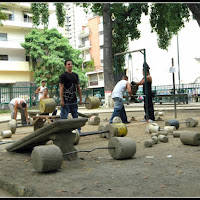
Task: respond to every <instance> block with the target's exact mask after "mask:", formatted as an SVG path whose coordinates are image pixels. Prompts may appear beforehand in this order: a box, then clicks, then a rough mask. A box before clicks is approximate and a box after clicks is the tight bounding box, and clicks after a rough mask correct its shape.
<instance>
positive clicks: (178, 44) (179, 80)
mask: <svg viewBox="0 0 200 200" xmlns="http://www.w3.org/2000/svg"><path fill="white" fill-rule="evenodd" d="M177 54H178V80H179V93H180V87H181V86H180V84H181V81H180V64H179V43H178V33H177Z"/></svg>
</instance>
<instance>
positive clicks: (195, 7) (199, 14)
mask: <svg viewBox="0 0 200 200" xmlns="http://www.w3.org/2000/svg"><path fill="white" fill-rule="evenodd" d="M187 6H188V8H189V9H190V11H191V12H192V14H193V16H194V19H196V20H197V23H198V24H199V27H200V4H197V3H188V4H187Z"/></svg>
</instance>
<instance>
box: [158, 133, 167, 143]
mask: <svg viewBox="0 0 200 200" xmlns="http://www.w3.org/2000/svg"><path fill="white" fill-rule="evenodd" d="M158 140H159V141H160V142H164V143H166V142H168V140H169V139H168V137H167V136H165V135H159V136H158Z"/></svg>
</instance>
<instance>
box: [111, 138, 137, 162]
mask: <svg viewBox="0 0 200 200" xmlns="http://www.w3.org/2000/svg"><path fill="white" fill-rule="evenodd" d="M108 147H109V149H108V151H109V154H110V155H111V157H113V158H114V159H116V160H122V159H128V158H132V157H133V156H134V155H135V153H136V143H135V142H134V140H133V139H131V138H127V137H113V138H111V139H110V140H109V142H108ZM111 147H114V148H111Z"/></svg>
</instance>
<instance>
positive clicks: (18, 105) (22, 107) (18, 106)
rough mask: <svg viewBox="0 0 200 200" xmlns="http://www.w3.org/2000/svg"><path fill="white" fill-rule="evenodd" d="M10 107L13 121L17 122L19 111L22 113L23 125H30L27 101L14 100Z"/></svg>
mask: <svg viewBox="0 0 200 200" xmlns="http://www.w3.org/2000/svg"><path fill="white" fill-rule="evenodd" d="M9 107H10V110H11V119H15V120H17V110H19V111H20V113H21V121H22V124H27V123H30V121H29V119H28V113H27V104H26V101H25V100H24V99H22V98H14V99H12V100H11V101H10V103H9Z"/></svg>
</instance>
